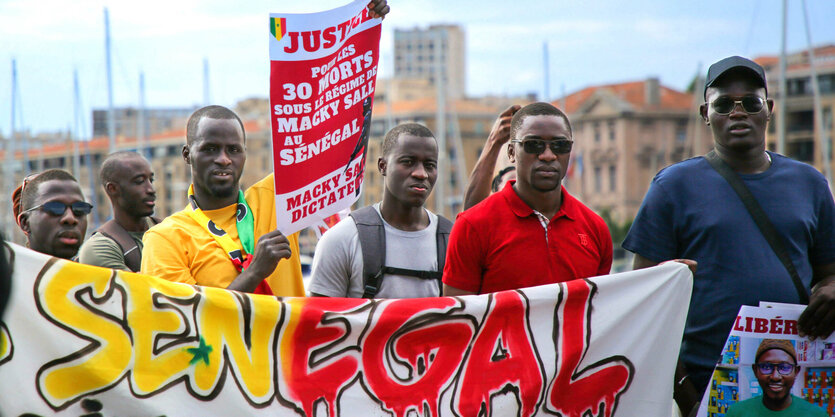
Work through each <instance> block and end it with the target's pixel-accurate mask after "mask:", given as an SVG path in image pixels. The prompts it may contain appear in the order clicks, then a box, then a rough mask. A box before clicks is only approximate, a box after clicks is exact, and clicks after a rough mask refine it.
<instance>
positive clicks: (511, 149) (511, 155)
mask: <svg viewBox="0 0 835 417" xmlns="http://www.w3.org/2000/svg"><path fill="white" fill-rule="evenodd" d="M507 159H509V160H510V162H513V163H514V164H515V163H516V146H515V145H513V144H512V143H508V144H507Z"/></svg>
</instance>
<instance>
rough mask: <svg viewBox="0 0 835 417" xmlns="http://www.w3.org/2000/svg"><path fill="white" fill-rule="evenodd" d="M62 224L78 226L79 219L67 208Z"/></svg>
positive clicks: (62, 217) (62, 216)
mask: <svg viewBox="0 0 835 417" xmlns="http://www.w3.org/2000/svg"><path fill="white" fill-rule="evenodd" d="M61 223H62V224H70V225H75V224H78V217H76V215H75V213H73V211H72V208H71V207H67V209H66V210H64V214H62V215H61Z"/></svg>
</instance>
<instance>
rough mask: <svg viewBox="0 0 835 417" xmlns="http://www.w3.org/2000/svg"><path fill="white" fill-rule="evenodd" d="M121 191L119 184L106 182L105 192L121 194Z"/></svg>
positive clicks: (112, 194)
mask: <svg viewBox="0 0 835 417" xmlns="http://www.w3.org/2000/svg"><path fill="white" fill-rule="evenodd" d="M119 191H121V190H120V189H119V185H118V184H115V183H113V182H110V181H108V182H106V183H104V192H105V193H107V195H108V196H115V195H119Z"/></svg>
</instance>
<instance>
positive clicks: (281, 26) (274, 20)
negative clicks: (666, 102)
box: [270, 17, 287, 41]
mask: <svg viewBox="0 0 835 417" xmlns="http://www.w3.org/2000/svg"><path fill="white" fill-rule="evenodd" d="M270 33H272V34H273V36H275V40H277V41H280V40H281V38H282V37H284V35H286V34H287V19H285V18H283V17H271V18H270Z"/></svg>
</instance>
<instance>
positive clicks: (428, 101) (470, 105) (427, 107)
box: [374, 97, 503, 116]
mask: <svg viewBox="0 0 835 417" xmlns="http://www.w3.org/2000/svg"><path fill="white" fill-rule="evenodd" d="M451 104H453V105H454V106H455V111H456V112H457V113H470V114H478V113H488V114H496V115H498V113H499V112H500V111H501V110H503V109H500V108H497V107H496V106H494V105H489V104H485V103H482V102H480V101H478V100H467V99H461V100H452V101H451ZM436 109H437V102H436V101H435V98H434V97H425V98H419V99H414V100H401V101H395V102H393V103H391V112H392V113H393V114H410V113H432V114H434V113H435V111H436ZM448 110H451V109H448ZM388 112H389V106H387V104H386V102H385V100H375V101H374V115H375V116H381V115H385V114H387V113H388Z"/></svg>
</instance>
